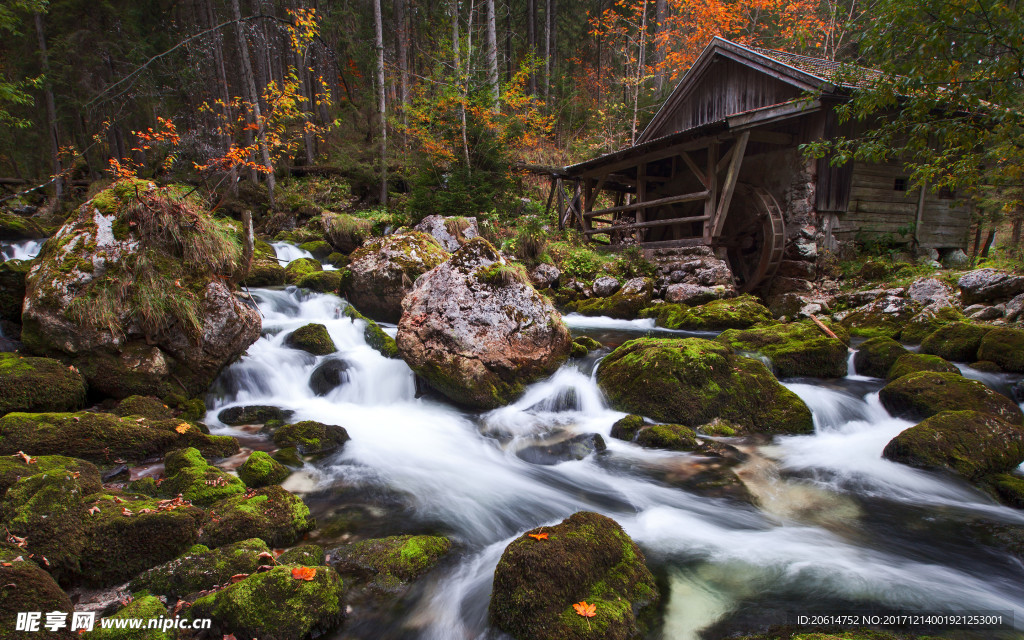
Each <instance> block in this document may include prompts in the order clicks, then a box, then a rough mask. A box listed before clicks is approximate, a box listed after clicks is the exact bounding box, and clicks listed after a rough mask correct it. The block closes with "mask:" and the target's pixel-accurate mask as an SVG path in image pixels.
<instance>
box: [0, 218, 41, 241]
mask: <svg viewBox="0 0 1024 640" xmlns="http://www.w3.org/2000/svg"><path fill="white" fill-rule="evenodd" d="M45 235H46V233H44V232H43V230H42V228H41V227H40V226H39V225H38V224H36V221H35V220H30V219H28V218H25V217H22V216H19V215H16V214H13V213H7V212H6V211H0V240H32V239H34V238H42V237H44V236H45Z"/></svg>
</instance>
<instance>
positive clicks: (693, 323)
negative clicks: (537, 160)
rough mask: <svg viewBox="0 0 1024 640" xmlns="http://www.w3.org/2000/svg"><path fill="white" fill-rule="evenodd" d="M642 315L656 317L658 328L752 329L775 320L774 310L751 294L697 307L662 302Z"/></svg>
mask: <svg viewBox="0 0 1024 640" xmlns="http://www.w3.org/2000/svg"><path fill="white" fill-rule="evenodd" d="M640 317H641V318H654V319H655V320H656V322H657V323H658V326H659V327H665V328H666V329H686V330H689V331H721V330H724V329H749V328H751V327H753V326H755V325H758V324H765V323H771V322H774V319H773V318H772V314H771V311H769V310H768V309H767V307H765V306H764V305H762V304H761V303H760V302H758V300H757V298H755V297H753V296H751V295H742V296H739V297H738V298H727V299H724V300H714V301H712V302H709V303H707V304H703V305H700V306H697V307H689V306H687V305H685V304H660V305H657V306H654V307H648V308H647V309H644V310H643V311H642V312H641V313H640Z"/></svg>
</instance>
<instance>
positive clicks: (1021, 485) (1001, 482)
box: [988, 473, 1024, 509]
mask: <svg viewBox="0 0 1024 640" xmlns="http://www.w3.org/2000/svg"><path fill="white" fill-rule="evenodd" d="M988 485H989V486H990V487H991V488H992V489H993V491H994V492H995V494H996V495H997V496H999V499H1000V500H1002V501H1003V503H1005V504H1008V505H1010V506H1011V507H1014V508H1016V509H1024V478H1022V477H1020V476H1017V475H1013V474H1012V473H1000V474H996V475H994V476H992V477H991V478H989V479H988Z"/></svg>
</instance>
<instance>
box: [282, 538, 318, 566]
mask: <svg viewBox="0 0 1024 640" xmlns="http://www.w3.org/2000/svg"><path fill="white" fill-rule="evenodd" d="M326 560H327V554H326V553H324V550H323V548H322V547H320V546H317V545H315V544H303V545H299V546H297V547H292V548H291V549H288V550H287V551H285V552H284V553H282V554H281V555H279V556H278V557H277V563H278V564H300V565H303V566H306V567H319V566H320V565H323V564H325V562H326Z"/></svg>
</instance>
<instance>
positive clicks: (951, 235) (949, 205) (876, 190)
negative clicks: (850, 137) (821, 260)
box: [836, 162, 970, 248]
mask: <svg viewBox="0 0 1024 640" xmlns="http://www.w3.org/2000/svg"><path fill="white" fill-rule="evenodd" d="M907 177H908V173H907V172H906V171H905V170H904V169H903V168H901V167H900V166H898V165H894V164H885V165H878V164H867V163H864V162H857V163H855V164H854V167H853V177H852V180H851V186H850V204H849V208H848V209H847V211H846V212H845V213H840V214H839V215H838V222H839V229H838V230H836V236H837V238H838V239H839V240H841V241H847V242H848V241H852V240H855V239H856V238H857V235H858V233H864V234H888V233H891V234H892V235H893V236H895V238H896V239H897V240H906V241H909V240H910V239H911V236H909V235H908V236H906V237H905V238H904V237H903V236H900V235H899V232H900V230H909V229H911V228H912V227H913V225H914V224H915V222H916V220H917V205H918V199H919V198H920V191H919V190H918V189H908V190H907V191H897V190H896V189H895V188H894V187H895V183H896V179H897V178H907ZM969 230H970V214H969V211H968V209H967V207H966V206H965V205H964V204H963V203H962V202H960V201H957V200H952V199H944V198H940V197H939V195H938V194H936V193H933V192H932V191H931V190H927V191H926V192H925V202H924V213H923V216H922V222H921V227H920V229H918V240H919V242H920V246H922V247H925V248H948V247H964V246H966V243H967V236H968V233H969Z"/></svg>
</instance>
